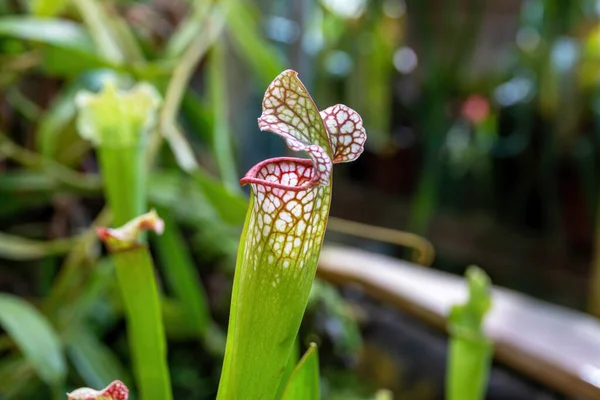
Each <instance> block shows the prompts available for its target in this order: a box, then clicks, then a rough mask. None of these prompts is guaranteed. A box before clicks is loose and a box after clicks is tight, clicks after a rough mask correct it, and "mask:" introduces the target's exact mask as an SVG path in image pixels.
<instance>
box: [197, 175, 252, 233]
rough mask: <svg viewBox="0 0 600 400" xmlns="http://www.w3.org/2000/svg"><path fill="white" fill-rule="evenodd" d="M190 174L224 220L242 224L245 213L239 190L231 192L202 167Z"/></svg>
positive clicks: (243, 199) (244, 203) (243, 197)
mask: <svg viewBox="0 0 600 400" xmlns="http://www.w3.org/2000/svg"><path fill="white" fill-rule="evenodd" d="M192 176H193V177H194V179H195V181H196V182H197V183H198V185H199V187H200V188H201V189H202V192H203V193H204V194H205V195H206V197H207V198H208V199H209V200H210V202H211V203H212V205H213V206H214V207H215V209H216V210H217V212H218V213H219V216H220V217H221V219H222V220H223V221H224V222H226V223H228V224H233V225H241V224H242V222H243V221H244V216H245V213H246V212H245V209H246V201H247V200H246V198H245V196H243V195H242V194H241V193H239V192H231V191H230V190H228V189H227V188H226V187H225V186H224V185H223V184H222V183H221V182H220V181H218V180H216V179H214V178H212V177H211V176H209V175H208V174H207V173H206V172H204V171H203V170H202V169H198V170H196V171H194V172H192Z"/></svg>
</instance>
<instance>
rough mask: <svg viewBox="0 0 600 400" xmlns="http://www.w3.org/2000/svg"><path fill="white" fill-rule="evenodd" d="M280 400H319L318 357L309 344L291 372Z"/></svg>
mask: <svg viewBox="0 0 600 400" xmlns="http://www.w3.org/2000/svg"><path fill="white" fill-rule="evenodd" d="M281 400H319V355H318V352H317V345H316V344H314V343H311V344H310V347H309V348H308V350H306V353H304V356H302V358H301V359H300V362H298V365H297V366H296V368H295V369H294V372H292V375H291V376H290V379H289V381H288V383H287V385H286V388H285V391H284V392H283V396H282V397H281Z"/></svg>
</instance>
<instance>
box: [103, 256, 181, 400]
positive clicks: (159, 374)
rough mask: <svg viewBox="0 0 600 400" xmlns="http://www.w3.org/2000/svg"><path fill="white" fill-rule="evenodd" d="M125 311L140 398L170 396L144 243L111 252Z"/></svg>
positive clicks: (161, 330)
mask: <svg viewBox="0 0 600 400" xmlns="http://www.w3.org/2000/svg"><path fill="white" fill-rule="evenodd" d="M113 258H114V262H115V268H116V271H117V278H118V280H119V285H120V287H121V293H122V295H123V300H124V306H125V310H126V314H127V334H128V338H129V347H130V349H131V357H132V362H133V366H134V374H135V378H136V382H137V384H138V387H139V390H140V398H141V399H142V400H169V399H171V398H172V393H171V378H170V376H169V370H168V368H167V346H166V339H165V332H164V327H163V322H162V313H161V308H160V301H159V295H158V287H157V285H156V280H155V278H154V266H153V263H152V258H151V256H150V252H149V251H148V249H147V248H146V247H144V246H140V247H137V248H133V249H131V250H126V251H120V252H117V253H114V254H113Z"/></svg>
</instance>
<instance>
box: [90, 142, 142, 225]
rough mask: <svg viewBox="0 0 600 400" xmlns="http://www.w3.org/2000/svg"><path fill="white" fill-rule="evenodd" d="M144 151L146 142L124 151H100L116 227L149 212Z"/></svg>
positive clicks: (113, 149) (110, 149) (107, 195)
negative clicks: (147, 210) (147, 207)
mask: <svg viewBox="0 0 600 400" xmlns="http://www.w3.org/2000/svg"><path fill="white" fill-rule="evenodd" d="M144 149H145V146H144V143H141V142H140V143H137V144H136V145H135V146H130V147H123V148H111V147H108V146H101V147H99V148H98V156H99V158H100V166H101V169H102V176H103V178H104V192H105V195H106V199H107V203H108V204H109V206H110V209H111V211H112V214H113V224H114V225H116V226H120V225H123V224H125V223H126V222H127V221H129V220H131V219H133V218H135V217H137V216H138V215H141V214H143V213H144V212H145V211H146V182H147V178H146V166H145V165H144V161H145V156H144Z"/></svg>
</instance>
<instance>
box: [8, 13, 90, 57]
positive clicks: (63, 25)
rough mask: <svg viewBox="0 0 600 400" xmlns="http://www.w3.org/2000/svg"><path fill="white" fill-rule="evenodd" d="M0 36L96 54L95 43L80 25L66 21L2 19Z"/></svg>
mask: <svg viewBox="0 0 600 400" xmlns="http://www.w3.org/2000/svg"><path fill="white" fill-rule="evenodd" d="M0 36H8V37H12V38H17V39H24V40H32V41H35V42H40V43H44V44H49V45H54V46H57V47H61V48H64V49H70V50H73V51H76V52H78V53H83V54H95V46H94V42H93V41H92V39H91V37H90V36H89V35H88V33H87V32H86V31H85V29H83V27H82V26H81V25H80V24H77V23H75V22H72V21H68V20H64V19H53V18H34V17H2V18H0Z"/></svg>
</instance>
